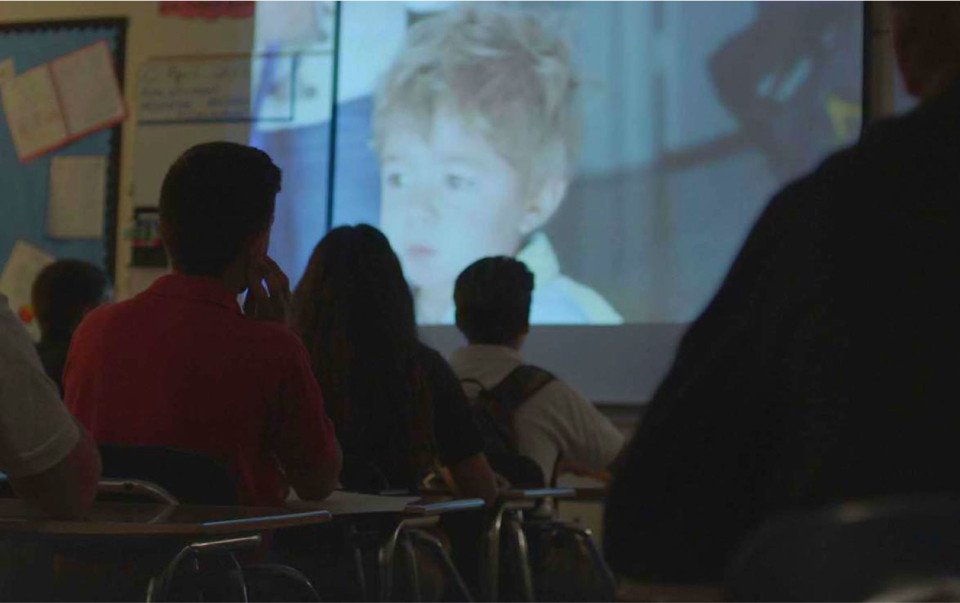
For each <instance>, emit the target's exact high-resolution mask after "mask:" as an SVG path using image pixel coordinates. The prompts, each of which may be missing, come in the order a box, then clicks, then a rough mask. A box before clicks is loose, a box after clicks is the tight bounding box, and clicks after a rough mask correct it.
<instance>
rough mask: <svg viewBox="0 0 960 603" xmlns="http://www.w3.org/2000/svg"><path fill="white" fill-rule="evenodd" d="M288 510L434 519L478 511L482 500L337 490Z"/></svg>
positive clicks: (292, 504)
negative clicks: (457, 512) (467, 511)
mask: <svg viewBox="0 0 960 603" xmlns="http://www.w3.org/2000/svg"><path fill="white" fill-rule="evenodd" d="M287 506H288V507H289V508H290V509H291V510H295V511H307V510H310V511H316V510H321V511H327V512H329V513H330V514H331V515H333V516H334V517H345V516H351V515H367V514H377V513H379V514H397V515H410V516H418V517H431V516H435V515H441V514H443V513H449V512H453V511H463V510H468V509H479V508H482V507H483V501H482V500H480V499H479V498H461V499H450V497H449V496H445V497H426V498H424V497H420V496H380V495H376V494H360V493H358V492H346V491H343V490H336V491H334V492H333V493H332V494H331V495H330V496H328V497H327V498H325V499H324V500H318V501H307V500H288V501H287Z"/></svg>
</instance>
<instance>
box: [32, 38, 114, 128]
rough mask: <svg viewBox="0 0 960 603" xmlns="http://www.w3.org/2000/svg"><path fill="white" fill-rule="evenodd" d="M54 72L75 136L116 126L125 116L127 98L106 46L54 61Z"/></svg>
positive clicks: (84, 50) (83, 50)
mask: <svg viewBox="0 0 960 603" xmlns="http://www.w3.org/2000/svg"><path fill="white" fill-rule="evenodd" d="M50 70H51V71H52V72H53V78H54V80H55V82H56V85H57V91H58V92H59V94H60V103H61V106H62V108H63V116H64V119H65V120H66V124H67V132H69V133H70V135H71V136H78V135H81V134H85V133H87V132H91V131H93V130H96V129H98V128H102V127H105V126H108V125H112V124H114V123H116V122H117V120H119V119H122V118H123V117H124V114H125V108H124V104H123V97H122V96H121V94H120V86H119V85H118V84H117V76H116V73H114V70H113V58H112V57H111V56H110V49H109V48H108V47H107V45H106V43H103V42H101V43H97V44H93V45H92V46H87V47H86V48H81V49H80V50H77V51H76V52H72V53H70V54H67V55H64V56H62V57H60V58H58V59H56V60H54V61H51V62H50Z"/></svg>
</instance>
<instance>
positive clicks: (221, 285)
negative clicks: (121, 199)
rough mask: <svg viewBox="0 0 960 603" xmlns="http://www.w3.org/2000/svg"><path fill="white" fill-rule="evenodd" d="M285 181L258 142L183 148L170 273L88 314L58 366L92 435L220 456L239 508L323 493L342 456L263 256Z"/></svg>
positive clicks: (166, 189) (173, 185)
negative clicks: (243, 298) (241, 298)
mask: <svg viewBox="0 0 960 603" xmlns="http://www.w3.org/2000/svg"><path fill="white" fill-rule="evenodd" d="M279 190H280V170H279V168H277V166H275V165H274V164H273V162H272V161H271V160H270V157H269V156H267V154H266V153H263V152H262V151H259V150H257V149H254V148H251V147H247V146H243V145H238V144H232V143H226V142H215V143H207V144H201V145H197V146H195V147H193V148H191V149H190V150H188V151H187V152H185V153H184V154H183V155H181V156H180V158H179V159H177V161H176V162H175V163H174V164H173V166H172V167H171V168H170V170H169V171H168V172H167V175H166V177H165V178H164V181H163V187H162V189H161V193H160V228H161V235H162V237H163V241H164V245H165V246H166V248H167V252H168V253H169V255H170V258H171V260H172V264H173V269H174V272H173V274H171V275H168V276H165V277H162V278H160V279H159V280H157V281H156V282H155V283H154V284H153V285H152V286H151V287H150V288H149V289H147V290H146V291H145V292H143V293H141V294H140V295H138V296H136V297H134V298H133V299H131V300H129V301H125V302H121V303H117V304H113V305H109V306H103V307H101V308H100V309H98V310H95V311H94V312H92V313H91V314H89V315H88V316H87V318H86V319H85V320H84V321H83V323H81V325H80V326H79V328H78V329H77V331H76V333H75V334H74V337H73V342H72V344H71V347H70V351H69V354H68V357H67V365H66V369H65V372H64V389H65V400H66V404H67V406H68V407H69V408H70V410H71V411H72V412H73V413H74V414H75V415H76V417H77V418H78V419H79V420H80V422H81V423H83V425H84V426H85V427H86V428H87V429H89V430H90V432H91V433H92V434H93V436H94V438H95V439H96V440H97V441H98V442H100V443H112V444H128V445H145V446H166V447H171V448H177V449H181V450H192V451H197V452H201V453H204V454H207V455H210V456H213V457H215V458H218V459H221V460H223V461H226V462H227V463H228V465H229V466H230V468H231V469H232V470H233V471H234V472H235V476H236V478H237V482H238V484H239V486H240V495H241V501H242V502H243V503H244V504H256V505H278V504H281V503H283V501H284V499H285V498H286V496H287V494H288V490H289V487H290V486H292V487H293V488H294V490H296V492H297V495H298V496H299V497H300V498H302V499H320V498H323V497H325V496H327V495H328V494H329V493H330V492H331V490H333V488H334V487H335V485H336V483H337V479H338V477H339V473H340V465H341V455H340V449H339V445H338V443H337V440H336V436H335V434H334V430H333V426H332V424H331V422H330V419H329V418H328V417H327V414H326V412H325V411H324V407H323V399H322V396H321V394H320V388H319V386H318V385H317V382H316V379H315V378H314V376H313V374H312V372H311V368H310V360H309V357H308V355H307V352H306V350H305V349H304V347H303V345H302V344H301V343H300V341H299V339H298V338H297V336H296V335H294V334H293V332H292V331H290V330H289V329H288V328H287V327H286V326H285V325H284V322H283V321H284V320H285V318H286V307H287V304H288V301H289V297H290V290H289V283H288V282H287V279H286V276H284V274H283V273H282V272H281V271H280V269H279V267H277V265H276V264H275V263H274V262H273V261H272V260H271V259H270V258H268V257H267V254H266V250H267V247H268V244H269V240H270V227H271V224H272V222H273V212H274V203H275V197H276V194H277V192H278V191H279ZM243 291H248V295H247V299H248V302H247V304H246V307H245V308H244V312H241V310H240V307H239V306H238V304H237V295H238V294H240V293H242V292H243ZM245 314H246V315H245Z"/></svg>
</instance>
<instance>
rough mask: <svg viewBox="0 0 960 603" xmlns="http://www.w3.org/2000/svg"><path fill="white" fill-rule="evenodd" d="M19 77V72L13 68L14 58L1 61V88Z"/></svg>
mask: <svg viewBox="0 0 960 603" xmlns="http://www.w3.org/2000/svg"><path fill="white" fill-rule="evenodd" d="M16 75H17V70H16V68H15V67H14V66H13V58H12V57H10V58H7V59H4V60H2V61H0V86H2V85H3V84H4V83H6V82H9V81H10V80H12V79H13V78H14V77H15V76H16Z"/></svg>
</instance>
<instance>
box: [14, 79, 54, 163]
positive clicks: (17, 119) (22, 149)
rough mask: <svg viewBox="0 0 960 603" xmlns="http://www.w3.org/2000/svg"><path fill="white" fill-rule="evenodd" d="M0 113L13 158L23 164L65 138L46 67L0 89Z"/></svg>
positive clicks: (51, 82) (51, 80) (51, 81)
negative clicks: (4, 119)
mask: <svg viewBox="0 0 960 603" xmlns="http://www.w3.org/2000/svg"><path fill="white" fill-rule="evenodd" d="M0 94H2V97H3V98H2V102H3V111H4V113H5V114H6V116H7V124H8V125H9V126H10V135H11V136H12V137H13V145H14V147H16V150H17V157H18V158H19V159H20V160H21V161H25V160H27V159H30V158H32V157H35V156H36V155H38V154H40V153H43V152H44V151H47V150H49V149H51V148H53V147H55V146H57V145H59V144H61V143H62V142H63V141H64V140H65V139H66V138H67V126H66V124H65V122H64V121H63V114H62V113H61V112H60V105H59V104H58V102H57V93H56V91H55V89H54V86H53V78H52V77H51V76H50V70H49V69H48V68H47V66H46V65H41V66H40V67H36V68H34V69H31V70H29V71H27V72H25V73H23V74H22V75H18V76H16V77H14V78H13V79H11V80H10V81H8V82H6V83H5V84H3V86H0Z"/></svg>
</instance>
